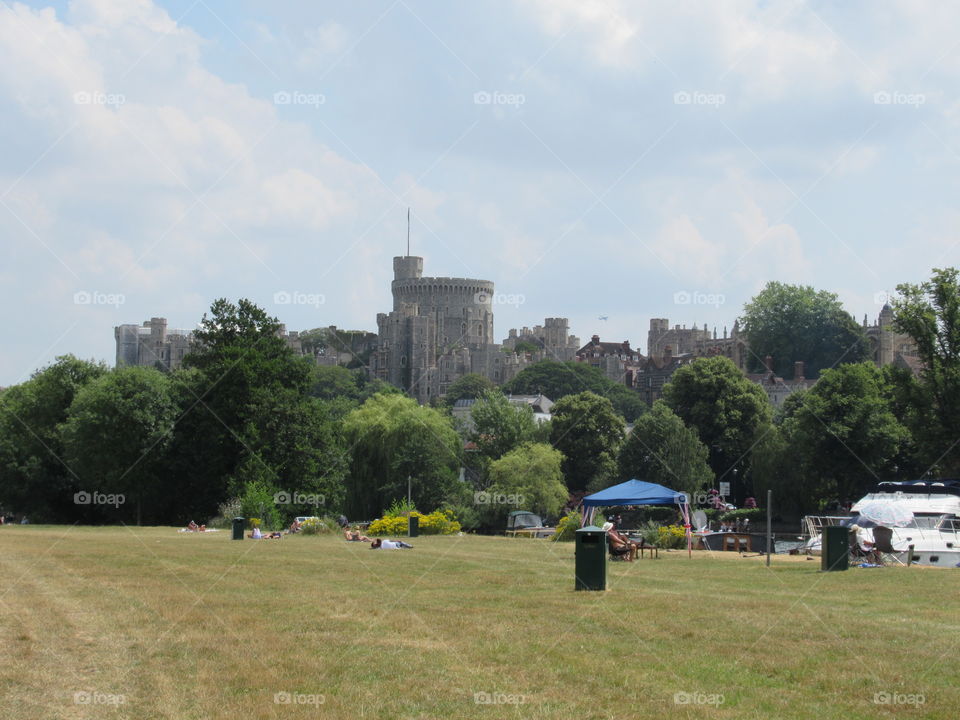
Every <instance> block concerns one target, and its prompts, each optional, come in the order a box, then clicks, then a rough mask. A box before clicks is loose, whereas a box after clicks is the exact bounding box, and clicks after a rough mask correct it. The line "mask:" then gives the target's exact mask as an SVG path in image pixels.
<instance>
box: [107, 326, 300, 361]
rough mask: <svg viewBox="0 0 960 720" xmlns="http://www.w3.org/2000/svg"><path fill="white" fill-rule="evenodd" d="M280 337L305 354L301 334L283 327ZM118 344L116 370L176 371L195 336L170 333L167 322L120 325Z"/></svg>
mask: <svg viewBox="0 0 960 720" xmlns="http://www.w3.org/2000/svg"><path fill="white" fill-rule="evenodd" d="M278 334H279V335H280V337H282V338H283V339H284V340H286V341H287V345H289V346H290V348H291V349H292V350H293V351H294V352H296V353H297V354H300V353H302V348H301V346H300V334H299V333H298V332H296V331H293V332H289V333H288V332H287V329H286V326H284V325H281V326H280V330H279V333H278ZM113 337H114V339H115V340H116V343H117V358H116V367H130V366H138V365H139V366H140V367H153V368H157V369H159V370H176V369H178V368H179V367H180V366H181V365H182V364H183V356H184V355H186V354H187V353H188V352H190V346H191V344H192V343H193V333H192V332H190V331H187V330H182V329H180V328H171V329H167V319H166V318H162V317H155V318H150V319H149V320H145V321H144V323H143V325H130V324H128V325H119V326H117V327H115V328H114V329H113Z"/></svg>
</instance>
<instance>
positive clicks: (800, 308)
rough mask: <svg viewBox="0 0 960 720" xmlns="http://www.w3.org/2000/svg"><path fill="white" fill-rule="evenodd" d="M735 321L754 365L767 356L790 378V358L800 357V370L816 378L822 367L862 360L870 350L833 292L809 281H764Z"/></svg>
mask: <svg viewBox="0 0 960 720" xmlns="http://www.w3.org/2000/svg"><path fill="white" fill-rule="evenodd" d="M740 322H741V325H742V327H743V330H744V333H745V334H746V336H747V339H748V340H749V341H750V351H751V356H752V359H751V363H750V364H751V367H752V369H753V370H759V369H761V368H762V366H763V361H764V358H765V357H766V356H767V355H770V356H772V357H773V361H774V370H775V371H776V372H777V374H779V375H782V376H783V377H793V368H794V362H796V361H797V360H802V361H803V363H804V374H805V375H806V376H807V377H811V378H816V377H818V376H819V374H820V371H821V370H823V369H825V368H830V367H833V366H834V365H837V364H838V363H857V362H861V361H863V360H866V359H868V357H869V354H870V351H869V347H868V346H867V343H866V341H865V338H864V335H863V330H862V328H861V327H860V326H859V325H858V324H857V322H856V321H855V320H854V319H853V317H852V316H851V315H850V314H849V313H848V312H846V311H845V310H844V309H843V305H842V304H841V303H840V300H839V299H838V298H837V296H836V294H835V293H831V292H827V291H825V290H820V291H817V290H814V289H813V288H812V287H809V286H801V285H787V284H785V283H780V282H769V283H767V286H766V287H765V288H764V289H763V290H761V291H760V293H759V294H758V295H756V296H755V297H754V298H753V299H752V300H751V301H750V302H749V303H747V304H746V305H745V306H744V308H743V317H742V318H741V319H740Z"/></svg>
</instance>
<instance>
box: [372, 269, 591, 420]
mask: <svg viewBox="0 0 960 720" xmlns="http://www.w3.org/2000/svg"><path fill="white" fill-rule="evenodd" d="M393 274H394V279H393V283H392V285H391V290H392V293H393V310H392V311H391V312H389V313H379V314H378V315H377V348H376V350H375V351H374V352H373V353H371V355H370V373H371V375H372V376H373V377H378V378H380V379H382V380H386V381H387V382H389V383H391V384H392V385H395V386H397V387H399V388H401V389H403V390H405V391H406V392H407V393H409V394H410V395H411V396H413V397H414V398H416V399H417V400H418V401H419V402H421V403H427V402H429V401H430V399H431V398H433V397H437V396H439V395H444V394H446V392H447V390H448V389H449V388H450V386H451V385H452V384H453V383H454V382H456V381H457V380H459V379H460V378H461V377H463V376H464V375H466V374H468V373H476V374H478V375H483V376H484V377H486V378H489V379H490V380H492V381H493V382H494V383H496V384H498V385H499V384H502V383H504V382H507V381H508V380H510V379H511V378H513V377H514V376H516V375H517V373H519V372H520V371H521V370H523V368H525V367H528V366H529V365H531V364H532V363H534V362H537V361H539V360H543V359H546V358H551V357H554V358H562V357H566V356H568V355H569V356H571V357H572V353H570V351H569V350H568V348H570V347H571V345H573V346H575V345H576V343H577V339H576V338H573V337H571V336H570V335H568V333H567V330H568V328H569V324H568V322H567V319H566V318H547V319H546V321H545V323H544V325H543V326H542V327H540V326H537V327H536V328H534V331H527V332H526V334H525V336H528V337H530V338H531V342H533V343H534V344H535V345H537V346H538V348H539V349H538V350H536V351H532V352H526V351H524V352H514V349H515V348H516V344H517V342H519V340H520V337H521V335H520V333H517V332H515V331H511V337H509V338H508V339H507V342H506V343H505V345H500V344H498V343H495V342H494V341H493V298H494V286H493V283H492V282H490V281H489V280H477V279H472V278H451V277H424V276H423V258H421V257H414V256H409V255H407V256H402V257H395V258H394V259H393ZM526 330H527V329H526V328H525V331H526Z"/></svg>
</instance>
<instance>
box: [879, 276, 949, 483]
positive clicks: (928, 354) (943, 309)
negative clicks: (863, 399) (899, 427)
mask: <svg viewBox="0 0 960 720" xmlns="http://www.w3.org/2000/svg"><path fill="white" fill-rule="evenodd" d="M958 275H960V273H958V271H957V270H956V269H955V268H946V269H939V268H934V270H933V277H932V278H931V279H930V280H928V281H926V282H923V283H920V284H919V285H913V284H910V283H904V284H901V285H898V286H897V292H899V293H900V297H899V298H897V299H896V300H894V302H893V310H894V322H893V325H894V329H895V330H896V331H897V332H901V333H905V334H906V335H908V336H910V339H911V340H913V342H914V343H915V345H916V348H917V355H918V356H919V357H920V360H921V361H922V363H923V369H922V370H921V371H920V377H919V384H918V387H916V388H914V389H913V390H912V391H911V390H910V389H909V388H907V387H906V382H902V383H901V386H902V387H903V388H904V389H905V390H907V391H910V392H911V394H912V395H913V397H914V399H915V400H918V401H919V403H918V404H919V405H920V407H921V408H922V410H923V411H924V412H923V415H925V417H921V418H918V419H919V420H920V422H918V424H917V426H916V433H917V438H918V440H919V441H920V443H921V444H922V446H923V451H922V452H923V455H924V456H925V459H926V460H927V462H929V463H930V465H931V466H932V467H931V470H932V471H933V472H935V473H936V474H941V475H955V474H956V473H957V472H958V471H960V448H958V447H957V443H956V439H957V437H960V282H958Z"/></svg>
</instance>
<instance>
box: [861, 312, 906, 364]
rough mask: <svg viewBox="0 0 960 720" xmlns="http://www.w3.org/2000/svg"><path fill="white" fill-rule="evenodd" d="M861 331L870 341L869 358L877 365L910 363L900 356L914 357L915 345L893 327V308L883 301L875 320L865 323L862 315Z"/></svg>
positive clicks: (865, 318) (865, 320) (865, 317)
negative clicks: (871, 323)
mask: <svg viewBox="0 0 960 720" xmlns="http://www.w3.org/2000/svg"><path fill="white" fill-rule="evenodd" d="M863 332H864V334H865V335H866V336H867V341H868V342H869V343H870V350H871V358H872V360H873V362H874V363H876V365H877V367H884V366H885V365H893V364H899V365H905V364H906V365H910V363H903V362H901V361H900V358H911V359H912V358H916V357H917V346H916V344H915V343H914V342H913V339H912V338H911V337H910V336H909V335H903V334H901V333H898V332H897V331H896V330H894V328H893V308H892V307H890V304H889V303H884V305H883V308H882V309H881V310H880V315H879V316H878V317H877V322H876V323H875V324H873V325H867V316H866V315H864V316H863Z"/></svg>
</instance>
